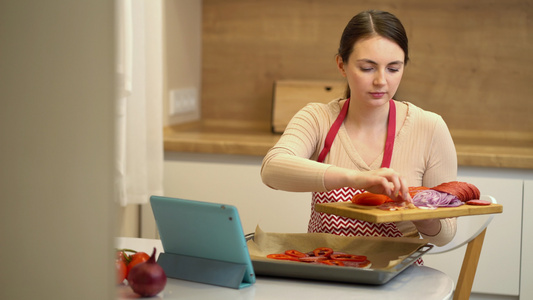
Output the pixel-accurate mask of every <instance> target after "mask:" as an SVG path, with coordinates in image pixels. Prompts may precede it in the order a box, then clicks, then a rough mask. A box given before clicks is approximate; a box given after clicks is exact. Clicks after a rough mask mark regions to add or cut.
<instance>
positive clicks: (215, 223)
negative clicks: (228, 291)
mask: <svg viewBox="0 0 533 300" xmlns="http://www.w3.org/2000/svg"><path fill="white" fill-rule="evenodd" d="M150 204H151V206H152V211H153V214H154V218H155V222H156V225H157V229H158V230H159V235H160V237H161V243H162V244H163V249H164V253H161V254H160V255H159V258H158V263H159V264H160V265H161V267H163V269H164V270H165V273H166V274H167V276H168V277H171V278H178V279H184V280H190V281H195V282H202V283H207V284H213V285H219V286H225V287H231V288H236V289H240V288H244V287H247V286H250V285H252V284H253V283H255V273H254V269H253V265H252V261H251V259H250V254H249V252H248V247H247V245H246V239H245V237H244V232H243V229H242V225H241V221H240V218H239V213H238V211H237V208H236V207H234V206H232V205H227V204H218V203H210V202H202V201H195V200H186V199H178V198H170V197H161V196H152V197H150Z"/></svg>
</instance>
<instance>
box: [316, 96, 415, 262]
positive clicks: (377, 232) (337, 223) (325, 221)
mask: <svg viewBox="0 0 533 300" xmlns="http://www.w3.org/2000/svg"><path fill="white" fill-rule="evenodd" d="M349 102H350V99H347V100H346V102H345V103H344V105H343V106H342V109H341V112H340V113H339V116H338V117H337V119H336V120H335V122H334V123H333V125H332V126H331V128H330V130H329V132H328V134H327V136H326V140H325V142H324V149H322V151H321V152H320V154H319V156H318V159H317V161H318V162H324V159H325V158H326V155H327V154H328V153H329V150H330V149H331V145H332V144H333V140H334V139H335V136H336V135H337V132H338V131H339V128H340V127H341V125H342V122H343V121H344V118H345V117H346V114H347V113H348V106H349ZM395 135H396V105H395V104H394V100H392V99H391V100H390V101H389V119H388V127H387V140H386V142H385V151H384V154H383V161H382V163H381V167H382V168H389V167H390V163H391V158H392V150H393V148H394V137H395ZM363 192H364V190H356V189H354V188H349V187H345V188H341V189H337V190H332V191H329V192H313V197H312V201H311V202H312V203H311V219H310V220H309V226H308V232H325V233H331V234H336V235H342V236H384V237H402V236H403V234H402V233H401V231H400V230H399V229H398V227H397V226H396V224H395V223H370V222H366V221H361V220H355V219H350V218H345V217H341V216H336V215H333V214H325V213H319V212H317V211H315V204H318V203H331V202H345V201H351V199H352V197H353V196H354V195H356V194H360V193H363ZM416 264H418V265H422V264H423V261H422V260H421V259H419V260H417V262H416Z"/></svg>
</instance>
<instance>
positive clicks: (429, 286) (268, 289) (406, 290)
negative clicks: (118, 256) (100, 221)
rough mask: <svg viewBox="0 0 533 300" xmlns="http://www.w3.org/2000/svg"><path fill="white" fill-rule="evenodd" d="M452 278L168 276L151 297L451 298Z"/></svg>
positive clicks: (145, 243) (144, 242)
mask: <svg viewBox="0 0 533 300" xmlns="http://www.w3.org/2000/svg"><path fill="white" fill-rule="evenodd" d="M116 243H117V247H118V248H130V249H134V250H137V251H144V252H147V253H151V251H152V250H153V248H154V247H156V248H157V252H158V253H159V252H161V251H163V247H162V245H161V241H160V240H152V239H137V238H117V242H116ZM453 289H454V283H453V280H452V279H451V278H450V277H448V276H447V275H446V274H444V273H442V272H440V271H438V270H435V269H432V268H429V267H419V266H411V267H409V268H407V269H406V270H404V271H403V272H402V273H400V274H399V275H398V276H396V277H395V278H393V279H392V280H391V281H389V282H388V283H387V284H384V285H381V286H371V285H357V284H348V283H335V282H325V281H310V280H297V279H287V278H273V277H263V276H258V277H257V281H256V283H255V284H254V285H253V286H251V287H247V288H244V289H241V290H236V289H230V288H224V287H218V286H214V285H208V284H202V283H196V282H190V281H184V280H179V279H173V278H168V280H167V285H166V287H165V290H163V292H161V293H160V294H159V295H158V297H154V298H151V299H231V300H234V299H258V300H260V299H291V300H292V299H380V300H381V299H395V300H397V299H428V300H429V299H451V298H452V295H453ZM118 294H119V295H118V298H119V299H134V298H138V296H137V295H136V294H134V293H133V291H132V290H131V288H129V287H128V286H119V287H118Z"/></svg>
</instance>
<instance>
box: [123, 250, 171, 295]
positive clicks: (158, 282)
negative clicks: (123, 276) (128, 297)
mask: <svg viewBox="0 0 533 300" xmlns="http://www.w3.org/2000/svg"><path fill="white" fill-rule="evenodd" d="M128 284H129V285H130V287H131V289H132V290H133V291H134V292H135V293H136V294H139V295H141V296H143V297H151V296H155V295H157V294H159V293H160V292H161V291H162V290H163V289H164V288H165V285H166V284H167V276H166V274H165V271H163V268H161V266H160V265H158V264H157V262H156V261H155V248H154V251H153V252H152V256H150V258H149V259H148V260H147V261H146V262H143V263H140V264H138V265H136V266H134V267H133V268H131V270H130V272H129V274H128Z"/></svg>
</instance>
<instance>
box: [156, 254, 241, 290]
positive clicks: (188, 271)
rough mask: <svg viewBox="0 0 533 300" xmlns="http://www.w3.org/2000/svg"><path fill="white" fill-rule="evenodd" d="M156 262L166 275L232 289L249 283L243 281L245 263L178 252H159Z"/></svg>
mask: <svg viewBox="0 0 533 300" xmlns="http://www.w3.org/2000/svg"><path fill="white" fill-rule="evenodd" d="M157 263H158V264H159V265H160V266H161V267H162V268H163V270H164V271H165V274H166V275H167V277H170V278H176V279H183V280H188V281H194V282H201V283H207V284H212V285H218V286H223V287H229V288H234V289H240V288H242V287H245V286H248V285H249V284H247V283H243V279H244V272H246V265H244V264H237V263H231V262H224V261H218V260H213V259H206V258H199V257H192V256H186V255H180V254H173V253H165V252H162V253H160V254H159V258H158V259H157Z"/></svg>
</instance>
